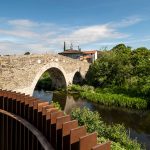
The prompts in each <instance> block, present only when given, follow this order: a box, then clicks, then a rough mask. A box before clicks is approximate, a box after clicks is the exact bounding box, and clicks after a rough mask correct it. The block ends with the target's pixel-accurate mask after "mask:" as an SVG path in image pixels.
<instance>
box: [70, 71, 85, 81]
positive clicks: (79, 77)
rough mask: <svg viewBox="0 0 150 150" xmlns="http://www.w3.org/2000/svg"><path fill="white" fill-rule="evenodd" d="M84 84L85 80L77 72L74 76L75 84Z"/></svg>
mask: <svg viewBox="0 0 150 150" xmlns="http://www.w3.org/2000/svg"><path fill="white" fill-rule="evenodd" d="M82 82H83V78H82V76H81V73H80V72H79V71H77V72H76V73H75V74H74V77H73V82H72V83H73V84H82Z"/></svg>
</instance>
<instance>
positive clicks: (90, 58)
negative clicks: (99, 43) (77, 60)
mask: <svg viewBox="0 0 150 150" xmlns="http://www.w3.org/2000/svg"><path fill="white" fill-rule="evenodd" d="M96 59H97V51H96V50H90V51H83V60H87V62H89V63H93V62H94V61H95V60H96Z"/></svg>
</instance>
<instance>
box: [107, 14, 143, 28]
mask: <svg viewBox="0 0 150 150" xmlns="http://www.w3.org/2000/svg"><path fill="white" fill-rule="evenodd" d="M141 21H143V18H141V17H139V16H130V17H127V18H125V19H122V20H121V21H119V22H112V23H111V24H110V25H111V26H112V27H115V28H119V27H120V28H122V27H128V26H132V25H134V24H137V23H139V22H141Z"/></svg>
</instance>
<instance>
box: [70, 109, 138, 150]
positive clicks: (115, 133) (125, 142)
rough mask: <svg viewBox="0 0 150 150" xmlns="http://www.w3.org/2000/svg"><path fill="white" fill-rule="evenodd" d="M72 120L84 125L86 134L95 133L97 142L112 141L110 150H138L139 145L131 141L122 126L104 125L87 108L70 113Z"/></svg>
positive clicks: (99, 118)
mask: <svg viewBox="0 0 150 150" xmlns="http://www.w3.org/2000/svg"><path fill="white" fill-rule="evenodd" d="M71 117H72V119H77V120H78V122H79V125H85V127H86V129H87V131H88V132H90V133H91V132H94V131H96V132H97V133H98V141H99V142H105V141H108V140H111V141H112V144H111V148H112V150H131V149H132V150H140V149H141V145H140V144H139V143H137V141H136V140H131V139H130V138H129V136H128V134H127V131H126V129H125V127H124V126H123V125H119V124H115V125H106V124H105V123H104V122H103V121H102V119H101V117H100V116H99V114H98V112H92V111H90V110H89V109H88V108H83V109H80V108H76V109H73V110H72V112H71Z"/></svg>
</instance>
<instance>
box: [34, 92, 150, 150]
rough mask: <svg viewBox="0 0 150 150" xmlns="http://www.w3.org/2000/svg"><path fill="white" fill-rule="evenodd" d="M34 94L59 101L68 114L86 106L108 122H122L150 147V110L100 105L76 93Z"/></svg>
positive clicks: (133, 136)
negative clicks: (143, 110)
mask: <svg viewBox="0 0 150 150" xmlns="http://www.w3.org/2000/svg"><path fill="white" fill-rule="evenodd" d="M34 96H35V97H38V98H40V99H43V100H46V101H51V100H53V101H54V102H59V104H60V105H61V108H62V109H63V110H64V111H65V112H66V113H67V114H69V113H70V112H71V110H72V109H73V108H76V107H80V108H82V107H84V106H86V107H88V108H89V109H90V110H92V111H98V112H99V113H100V115H101V117H102V119H103V120H104V122H106V123H108V124H112V123H119V124H124V125H125V127H126V129H127V130H128V131H129V135H130V137H131V138H133V139H137V140H138V141H139V142H142V143H145V144H146V147H147V149H150V111H147V112H142V111H133V110H128V109H122V108H115V107H114V108H113V107H106V106H101V105H99V104H95V103H92V102H88V101H86V100H83V99H81V98H79V97H78V95H67V94H65V93H62V92H54V93H53V92H44V91H41V92H39V91H35V92H34Z"/></svg>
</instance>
